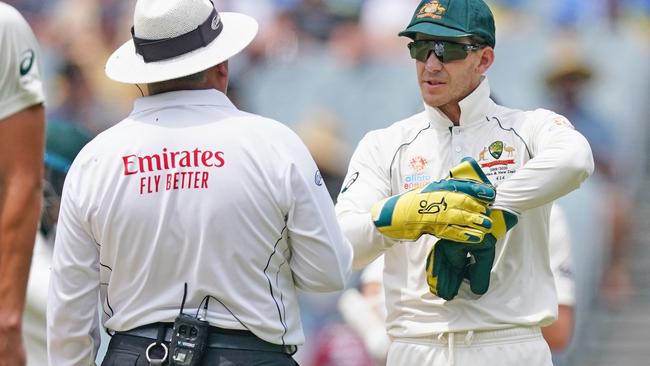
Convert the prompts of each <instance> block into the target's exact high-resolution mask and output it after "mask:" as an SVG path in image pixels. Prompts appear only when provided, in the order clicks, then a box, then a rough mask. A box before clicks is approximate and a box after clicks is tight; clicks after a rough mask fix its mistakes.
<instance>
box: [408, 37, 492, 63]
mask: <svg viewBox="0 0 650 366" xmlns="http://www.w3.org/2000/svg"><path fill="white" fill-rule="evenodd" d="M408 47H409V51H411V58H414V59H416V60H418V61H420V62H427V60H428V59H429V55H431V52H433V54H434V55H436V57H437V58H438V60H440V62H442V63H446V62H451V61H456V60H463V59H465V58H466V57H467V55H468V54H469V53H470V52H471V51H478V50H480V49H481V48H483V47H485V45H482V44H465V43H456V42H451V41H440V40H435V41H434V40H419V41H413V42H411V43H409V44H408Z"/></svg>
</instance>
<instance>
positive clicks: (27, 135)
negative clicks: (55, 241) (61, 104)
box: [0, 2, 45, 366]
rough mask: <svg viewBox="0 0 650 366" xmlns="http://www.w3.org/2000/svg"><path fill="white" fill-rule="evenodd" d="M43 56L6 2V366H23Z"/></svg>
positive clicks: (1, 87) (1, 99) (0, 78)
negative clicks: (23, 322) (23, 316)
mask: <svg viewBox="0 0 650 366" xmlns="http://www.w3.org/2000/svg"><path fill="white" fill-rule="evenodd" d="M39 57H40V53H39V49H38V44H37V42H36V38H35V37H34V34H33V33H32V30H31V29H30V27H29V25H28V24H27V22H26V21H25V19H24V18H23V17H22V16H21V15H20V14H19V13H18V11H16V9H14V8H13V7H11V6H9V5H7V4H5V3H3V2H0V299H1V300H0V365H11V366H16V365H18V366H22V365H24V364H25V352H24V348H23V342H22V333H21V331H22V315H23V309H24V306H25V291H26V286H27V278H28V275H29V265H30V262H31V258H32V250H33V246H34V237H35V235H36V227H37V224H38V218H39V215H40V210H41V195H42V192H41V184H42V182H41V181H42V177H43V162H42V157H43V140H44V136H45V112H44V108H43V100H44V95H43V87H42V84H41V79H40V75H39V66H38V64H39V62H40V59H39Z"/></svg>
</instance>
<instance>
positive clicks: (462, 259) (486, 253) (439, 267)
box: [426, 158, 518, 300]
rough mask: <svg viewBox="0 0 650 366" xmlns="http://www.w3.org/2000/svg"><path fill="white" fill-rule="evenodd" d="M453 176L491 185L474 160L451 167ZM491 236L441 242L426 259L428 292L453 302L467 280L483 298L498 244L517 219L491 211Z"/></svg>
mask: <svg viewBox="0 0 650 366" xmlns="http://www.w3.org/2000/svg"><path fill="white" fill-rule="evenodd" d="M450 176H451V177H454V178H463V179H468V180H472V181H476V182H482V183H489V180H488V178H487V177H486V176H485V174H483V171H482V170H481V168H480V167H479V165H478V164H477V163H476V161H475V160H474V159H472V158H465V159H463V161H462V162H461V164H459V165H457V166H456V167H454V168H452V169H451V171H450ZM490 218H491V220H492V224H493V228H492V231H491V233H488V234H486V235H485V237H484V239H483V240H482V241H481V242H480V243H477V244H466V243H459V242H454V241H450V240H444V239H443V240H440V241H438V242H437V243H436V244H435V245H434V247H433V248H432V249H431V251H430V252H429V255H428V256H427V262H426V263H427V265H426V273H427V283H428V285H429V290H430V291H431V293H433V294H434V295H436V296H439V297H441V298H443V299H446V300H451V299H453V298H454V297H455V296H456V295H457V294H458V289H459V288H460V285H461V283H462V281H463V278H467V279H469V281H470V289H471V290H472V292H473V293H475V294H478V295H482V294H484V293H486V292H487V290H488V288H489V285H490V272H491V271H492V264H493V262H494V256H495V252H496V249H495V245H496V242H497V240H498V239H501V238H502V237H503V236H504V235H505V234H506V232H507V231H508V230H510V229H511V228H512V227H513V226H515V225H516V224H517V221H518V219H517V216H516V215H514V214H512V213H509V212H507V211H502V210H491V212H490Z"/></svg>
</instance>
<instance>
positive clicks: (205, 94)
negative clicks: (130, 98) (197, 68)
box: [132, 89, 236, 113]
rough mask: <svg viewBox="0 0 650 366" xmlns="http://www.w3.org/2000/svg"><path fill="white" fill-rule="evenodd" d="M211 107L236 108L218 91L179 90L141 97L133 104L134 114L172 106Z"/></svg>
mask: <svg viewBox="0 0 650 366" xmlns="http://www.w3.org/2000/svg"><path fill="white" fill-rule="evenodd" d="M180 105H183V106H188V105H210V106H220V107H226V108H235V109H236V107H235V105H234V104H232V102H231V101H230V99H228V97H227V96H226V95H225V94H224V93H222V92H220V91H218V90H216V89H201V90H178V91H172V92H167V93H162V94H156V95H151V96H146V97H140V98H138V99H136V100H135V102H134V103H133V112H132V113H138V112H142V111H146V110H148V109H159V108H168V107H170V106H180Z"/></svg>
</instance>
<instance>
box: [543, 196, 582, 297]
mask: <svg viewBox="0 0 650 366" xmlns="http://www.w3.org/2000/svg"><path fill="white" fill-rule="evenodd" d="M549 230H550V232H549V238H548V245H549V252H550V255H551V271H553V278H554V279H555V289H556V292H557V301H558V304H560V305H568V306H574V305H575V303H576V294H575V291H576V290H575V277H574V265H573V256H572V253H573V251H572V246H573V244H572V243H571V232H570V230H569V223H568V222H567V219H566V215H565V213H564V210H563V209H562V207H561V206H560V205H558V204H557V203H555V204H553V207H552V208H551V217H550V220H549Z"/></svg>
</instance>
